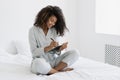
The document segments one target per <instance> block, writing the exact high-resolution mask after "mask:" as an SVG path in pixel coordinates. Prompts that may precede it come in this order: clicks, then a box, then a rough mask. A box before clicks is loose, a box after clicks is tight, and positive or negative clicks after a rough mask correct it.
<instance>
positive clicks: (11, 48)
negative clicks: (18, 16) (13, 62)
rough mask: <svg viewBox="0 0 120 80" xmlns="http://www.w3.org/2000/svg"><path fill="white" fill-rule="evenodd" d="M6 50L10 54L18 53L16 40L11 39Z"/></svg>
mask: <svg viewBox="0 0 120 80" xmlns="http://www.w3.org/2000/svg"><path fill="white" fill-rule="evenodd" d="M6 51H7V52H8V53H10V54H17V48H16V46H15V43H14V41H11V42H10V43H9V44H8V46H7V48H6Z"/></svg>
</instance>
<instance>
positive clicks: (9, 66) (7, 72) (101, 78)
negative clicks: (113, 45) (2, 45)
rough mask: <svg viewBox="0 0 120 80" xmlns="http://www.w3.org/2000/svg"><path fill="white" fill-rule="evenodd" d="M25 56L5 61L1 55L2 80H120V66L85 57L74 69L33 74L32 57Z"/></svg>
mask: <svg viewBox="0 0 120 80" xmlns="http://www.w3.org/2000/svg"><path fill="white" fill-rule="evenodd" d="M1 57H2V58H1ZM9 57H10V56H9ZM23 58H25V57H23V56H22V58H21V57H19V56H17V58H15V57H14V58H12V59H11V58H10V59H9V58H6V59H5V60H8V61H4V59H3V56H0V80H120V68H118V67H115V66H112V65H108V64H104V63H100V62H97V61H93V60H89V59H86V58H83V57H80V58H79V60H78V61H77V62H76V63H75V64H74V65H72V66H71V67H73V68H74V70H73V71H68V72H59V73H56V74H53V75H50V76H46V75H39V76H38V75H35V74H32V73H31V72H30V60H31V59H26V58H25V59H23ZM15 59H18V60H15ZM22 60H23V61H22ZM23 62H24V63H23Z"/></svg>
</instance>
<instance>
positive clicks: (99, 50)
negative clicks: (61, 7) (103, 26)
mask: <svg viewBox="0 0 120 80" xmlns="http://www.w3.org/2000/svg"><path fill="white" fill-rule="evenodd" d="M78 3H79V27H78V28H79V33H80V35H79V49H80V52H81V56H84V57H87V58H90V59H94V60H97V61H101V62H104V57H105V53H104V47H105V44H112V45H118V46H120V36H115V35H105V34H97V33H95V0H79V2H78Z"/></svg>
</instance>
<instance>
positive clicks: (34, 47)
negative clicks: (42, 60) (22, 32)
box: [29, 28, 44, 58]
mask: <svg viewBox="0 0 120 80" xmlns="http://www.w3.org/2000/svg"><path fill="white" fill-rule="evenodd" d="M29 44H30V50H31V52H32V56H33V58H34V57H40V56H42V55H44V47H41V46H40V45H39V46H38V43H37V40H36V37H35V32H34V28H31V29H30V30H29Z"/></svg>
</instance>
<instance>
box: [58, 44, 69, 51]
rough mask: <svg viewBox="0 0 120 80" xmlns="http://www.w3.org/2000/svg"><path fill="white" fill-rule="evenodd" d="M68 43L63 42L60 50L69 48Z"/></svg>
mask: <svg viewBox="0 0 120 80" xmlns="http://www.w3.org/2000/svg"><path fill="white" fill-rule="evenodd" d="M67 44H68V42H66V43H63V44H62V45H61V47H60V49H59V50H60V51H62V50H63V49H66V48H67Z"/></svg>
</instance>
